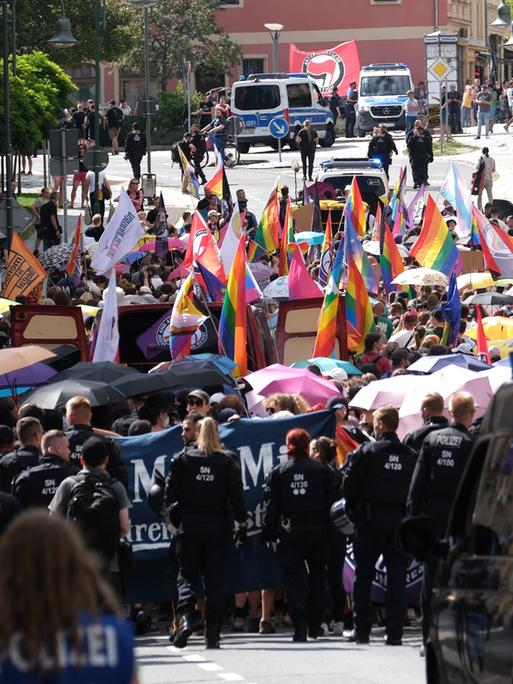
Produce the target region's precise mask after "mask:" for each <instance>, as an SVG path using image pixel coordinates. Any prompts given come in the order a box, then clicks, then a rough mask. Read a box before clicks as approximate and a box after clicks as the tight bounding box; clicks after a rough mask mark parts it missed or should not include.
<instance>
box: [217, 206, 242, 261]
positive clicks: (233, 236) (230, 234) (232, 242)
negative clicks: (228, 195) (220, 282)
mask: <svg viewBox="0 0 513 684" xmlns="http://www.w3.org/2000/svg"><path fill="white" fill-rule="evenodd" d="M241 230H242V221H241V215H240V212H239V205H238V203H237V202H235V205H234V207H233V212H232V216H231V218H230V223H229V224H228V225H227V227H226V233H225V234H224V239H223V243H222V245H221V247H220V248H219V252H220V253H221V258H222V260H223V266H224V272H225V273H230V269H231V267H232V262H233V257H234V256H235V252H236V251H237V247H238V246H239V242H240V234H241Z"/></svg>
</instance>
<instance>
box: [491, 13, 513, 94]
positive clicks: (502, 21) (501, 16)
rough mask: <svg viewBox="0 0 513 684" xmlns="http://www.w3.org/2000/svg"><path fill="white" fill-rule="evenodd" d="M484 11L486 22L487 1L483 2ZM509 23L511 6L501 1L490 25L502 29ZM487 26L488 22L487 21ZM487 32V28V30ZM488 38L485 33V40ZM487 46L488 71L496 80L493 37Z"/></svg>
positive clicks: (495, 42) (497, 75) (496, 60)
mask: <svg viewBox="0 0 513 684" xmlns="http://www.w3.org/2000/svg"><path fill="white" fill-rule="evenodd" d="M485 12H486V20H487V22H488V2H486V3H485ZM510 23H511V8H510V6H509V5H508V4H506V3H505V2H501V3H500V5H499V6H498V7H497V16H496V17H495V19H494V20H493V21H492V22H491V23H490V25H489V26H490V27H492V26H494V27H495V28H497V29H500V30H504V29H505V28H507V27H508V26H509V25H510ZM487 26H488V23H487ZM487 34H488V30H487ZM488 40H489V37H488V35H487V41H488ZM489 46H490V66H491V68H490V72H491V76H492V77H493V80H494V81H496V80H497V79H498V77H499V74H498V55H497V47H498V46H497V41H496V39H495V38H494V40H489Z"/></svg>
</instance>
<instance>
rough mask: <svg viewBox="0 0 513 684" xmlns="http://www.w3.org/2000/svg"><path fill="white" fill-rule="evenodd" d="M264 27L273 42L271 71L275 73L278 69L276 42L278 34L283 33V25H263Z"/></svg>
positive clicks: (278, 37) (278, 38)
mask: <svg viewBox="0 0 513 684" xmlns="http://www.w3.org/2000/svg"><path fill="white" fill-rule="evenodd" d="M264 26H265V28H266V29H267V30H268V31H269V34H270V36H271V40H272V42H273V71H274V72H275V73H276V72H277V71H278V68H279V57H278V41H279V40H280V33H281V32H282V31H283V24H264Z"/></svg>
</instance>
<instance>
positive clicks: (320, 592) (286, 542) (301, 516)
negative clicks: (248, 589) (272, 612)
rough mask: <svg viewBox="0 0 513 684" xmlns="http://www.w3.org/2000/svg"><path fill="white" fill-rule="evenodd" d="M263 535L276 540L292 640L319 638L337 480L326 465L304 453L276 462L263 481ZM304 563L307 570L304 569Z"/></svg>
mask: <svg viewBox="0 0 513 684" xmlns="http://www.w3.org/2000/svg"><path fill="white" fill-rule="evenodd" d="M265 497H266V502H267V507H266V511H265V517H264V529H263V534H264V539H265V540H266V541H273V540H276V539H279V540H280V543H279V546H278V559H279V562H280V566H281V569H282V572H283V582H284V585H285V589H286V592H287V603H288V607H289V612H290V616H291V618H292V620H293V622H294V641H306V630H307V626H308V628H309V632H310V636H312V637H314V638H315V637H316V636H319V628H320V625H321V622H322V618H323V616H324V611H325V608H326V563H327V560H328V536H329V531H330V521H329V520H330V519H329V512H330V507H331V504H332V503H333V501H334V500H335V499H336V478H335V474H334V472H333V470H331V469H330V468H329V467H328V466H327V465H324V464H323V463H320V462H319V461H314V460H313V459H310V458H308V457H307V456H304V457H301V458H295V459H290V460H288V461H286V462H285V463H281V464H280V465H277V466H275V467H274V468H273V469H272V470H271V472H270V473H269V475H268V476H267V480H266V485H265ZM305 563H306V565H307V566H308V570H307V569H306V566H305Z"/></svg>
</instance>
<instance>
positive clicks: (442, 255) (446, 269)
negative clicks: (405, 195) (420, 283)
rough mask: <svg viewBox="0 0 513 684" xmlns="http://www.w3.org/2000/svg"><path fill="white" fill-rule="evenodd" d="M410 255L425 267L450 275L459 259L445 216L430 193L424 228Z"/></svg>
mask: <svg viewBox="0 0 513 684" xmlns="http://www.w3.org/2000/svg"><path fill="white" fill-rule="evenodd" d="M410 256H411V257H413V258H414V259H416V260H417V261H418V263H419V264H420V265H421V266H424V267H425V268H433V269H435V270H436V271H441V272H442V273H445V275H447V276H449V275H450V274H451V273H452V272H453V270H454V268H455V266H456V263H457V261H458V250H457V249H456V245H455V244H454V240H453V239H452V235H451V234H450V233H449V229H448V228H447V224H446V222H445V220H444V217H443V216H442V214H441V213H440V209H439V208H438V207H437V205H436V202H435V200H434V199H433V197H432V196H431V195H430V194H428V197H427V202H426V211H425V213H424V221H423V223H422V230H421V231H420V235H419V237H418V238H417V240H416V241H415V244H414V245H413V247H412V248H411V250H410Z"/></svg>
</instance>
